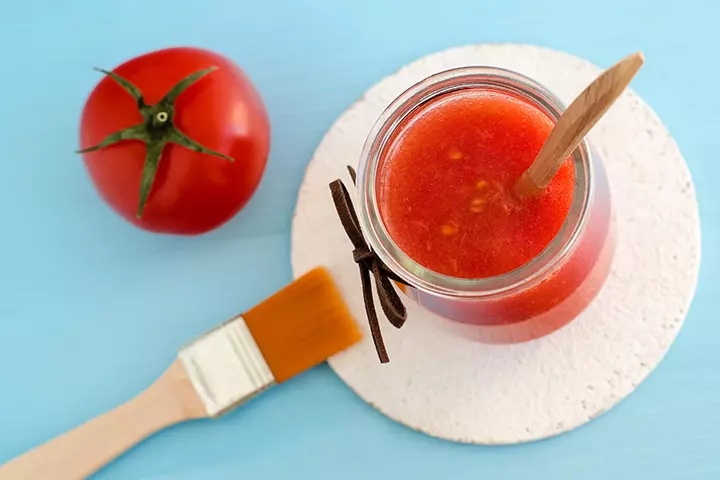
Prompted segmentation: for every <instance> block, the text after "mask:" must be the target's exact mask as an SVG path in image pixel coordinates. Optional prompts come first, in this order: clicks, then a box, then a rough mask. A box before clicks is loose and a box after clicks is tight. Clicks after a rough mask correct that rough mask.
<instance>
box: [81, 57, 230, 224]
mask: <svg viewBox="0 0 720 480" xmlns="http://www.w3.org/2000/svg"><path fill="white" fill-rule="evenodd" d="M96 70H98V71H99V72H102V73H104V74H105V75H107V76H109V77H110V78H112V79H113V80H114V81H115V82H117V83H118V84H119V85H120V86H121V87H122V88H123V89H124V90H125V91H126V92H127V93H128V94H129V95H130V96H131V97H133V98H134V99H135V101H136V102H137V105H138V110H139V111H140V115H142V117H143V121H142V122H141V123H138V124H137V125H133V126H131V127H128V128H126V129H124V130H120V131H117V132H114V133H111V134H110V135H108V136H107V137H105V139H104V140H103V141H101V142H100V143H98V144H97V145H94V146H92V147H88V148H83V149H82V150H78V152H77V153H86V152H92V151H95V150H100V149H101V148H105V147H108V146H110V145H113V144H115V143H118V142H122V141H124V140H139V141H141V142H143V143H145V148H146V153H145V164H144V166H143V171H142V177H141V180H140V201H139V204H138V210H137V214H136V215H137V217H138V218H141V217H142V212H143V210H144V208H145V204H146V203H147V199H148V196H149V195H150V190H151V189H152V185H153V182H154V180H155V174H156V173H157V169H158V165H160V157H161V156H162V151H163V148H165V145H166V144H168V143H174V144H176V145H180V146H182V147H185V148H187V149H189V150H192V151H194V152H199V153H205V154H207V155H214V156H216V157H220V158H224V159H225V160H228V161H230V162H232V161H234V160H233V158H232V157H228V156H227V155H223V154H222V153H220V152H216V151H214V150H211V149H209V148H207V147H205V146H203V145H201V144H199V143H198V142H196V141H195V140H193V139H191V138H190V137H188V136H187V135H185V134H184V133H183V132H181V131H180V130H179V129H178V128H177V127H176V126H175V124H174V123H173V119H174V117H175V100H176V99H177V97H178V96H179V95H180V94H181V93H182V92H184V91H185V90H186V89H187V88H188V87H189V86H190V85H192V84H194V83H195V82H197V81H198V80H199V79H200V78H201V77H204V76H205V75H207V74H208V73H210V72H212V71H214V70H217V67H210V68H206V69H204V70H200V71H198V72H195V73H193V74H191V75H188V76H187V77H185V78H183V79H182V80H180V81H179V82H178V83H177V84H175V86H173V87H172V88H171V89H170V91H169V92H168V93H167V94H166V95H165V96H164V97H163V98H162V100H160V101H159V102H158V103H156V104H155V105H147V104H146V103H145V100H144V98H143V94H142V92H141V91H140V89H139V88H137V87H136V86H135V85H133V84H132V83H131V82H130V81H129V80H127V79H125V78H123V77H121V76H120V75H117V74H116V73H113V72H110V71H107V70H102V69H99V68H96Z"/></svg>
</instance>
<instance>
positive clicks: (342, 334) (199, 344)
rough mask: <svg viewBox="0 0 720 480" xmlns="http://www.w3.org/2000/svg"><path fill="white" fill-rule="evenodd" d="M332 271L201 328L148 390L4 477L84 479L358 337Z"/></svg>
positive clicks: (3, 470)
mask: <svg viewBox="0 0 720 480" xmlns="http://www.w3.org/2000/svg"><path fill="white" fill-rule="evenodd" d="M360 338H361V334H360V331H359V329H358V327H357V325H356V324H355V322H354V321H353V319H352V317H351V316H350V313H349V311H348V309H347V306H346V305H345V303H344V301H343V299H342V297H341V295H340V293H339V292H338V290H337V289H336V287H335V285H334V283H333V281H332V279H331V277H330V275H329V274H328V272H327V271H326V270H325V269H323V268H317V269H315V270H312V271H310V272H309V273H307V274H305V275H304V276H302V277H300V278H299V279H297V280H295V281H294V282H293V283H291V284H290V285H288V286H287V287H285V288H284V289H283V290H281V291H279V292H278V293H276V294H275V295H273V296H272V297H270V298H269V299H267V300H266V301H264V302H263V303H261V304H260V305H258V306H256V307H254V308H253V309H251V310H249V311H248V312H246V313H244V314H241V315H239V316H237V317H234V318H232V319H230V320H228V321H227V322H225V323H223V324H221V325H220V326H218V327H217V328H215V329H213V330H210V331H209V332H207V333H205V334H203V335H201V336H200V337H198V338H197V339H196V340H194V341H192V342H191V343H189V344H188V345H187V346H185V347H184V348H182V349H181V350H180V352H179V354H178V358H177V359H176V360H175V361H174V362H173V363H172V364H171V365H170V367H169V368H168V369H167V370H166V371H165V373H164V374H162V375H161V376H160V378H159V379H158V380H156V381H155V382H154V383H153V384H152V385H151V386H150V387H149V388H147V389H146V390H145V391H144V392H142V393H141V394H140V395H138V396H136V397H135V398H133V399H131V400H130V401H128V402H127V403H125V404H123V405H121V406H119V407H117V408H116V409H114V410H111V411H109V412H107V413H105V414H102V415H100V416H98V417H96V418H94V419H92V420H90V421H88V422H87V423H85V424H83V425H81V426H79V427H77V428H75V429H74V430H71V431H69V432H67V433H65V434H63V435H61V436H59V437H57V438H55V439H53V440H50V441H49V442H48V443H45V444H44V445H41V446H39V447H37V448H35V449H34V450H31V451H29V452H27V453H25V454H24V455H21V456H20V457H18V458H16V459H14V460H11V461H10V462H8V463H7V464H5V465H3V466H1V467H0V480H48V479H53V480H78V479H82V478H86V477H88V476H89V475H91V474H93V473H94V472H96V471H97V470H99V469H100V468H102V467H103V466H104V465H106V464H107V463H109V462H111V461H112V460H113V459H115V458H116V457H118V456H119V455H121V454H122V453H124V452H125V451H127V450H128V449H130V448H131V447H133V446H134V445H136V444H137V443H139V442H140V441H142V440H143V439H145V438H147V437H148V436H150V435H152V434H154V433H156V432H158V431H160V430H162V429H164V428H166V427H169V426H171V425H175V424H178V423H182V422H185V421H188V420H192V419H199V418H215V417H218V416H220V415H222V414H223V413H225V412H227V411H229V410H231V409H233V408H234V407H237V406H239V405H241V404H242V403H243V402H245V401H247V400H248V399H250V398H251V397H254V396H255V395H257V394H259V393H261V392H263V391H264V390H266V389H267V388H269V387H271V386H273V385H275V384H278V383H282V382H284V381H285V380H287V379H289V378H291V377H294V376H295V375H297V374H299V373H302V372H304V371H305V370H308V369H309V368H311V367H313V366H315V365H317V364H318V363H320V362H323V361H324V360H325V359H327V358H328V357H329V356H331V355H333V354H335V353H338V352H340V351H341V350H344V349H345V348H347V347H349V346H351V345H352V344H354V343H355V342H357V341H358V340H360Z"/></svg>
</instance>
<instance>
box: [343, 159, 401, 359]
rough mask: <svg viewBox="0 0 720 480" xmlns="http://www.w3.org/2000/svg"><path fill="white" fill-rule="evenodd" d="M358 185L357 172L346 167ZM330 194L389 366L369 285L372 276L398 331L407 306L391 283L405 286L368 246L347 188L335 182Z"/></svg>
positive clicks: (378, 347)
mask: <svg viewBox="0 0 720 480" xmlns="http://www.w3.org/2000/svg"><path fill="white" fill-rule="evenodd" d="M347 168H348V171H349V172H350V176H351V177H352V180H353V183H354V182H355V170H353V168H352V167H347ZM330 192H331V193H332V199H333V202H334V203H335V209H336V210H337V213H338V217H340V223H342V226H343V228H345V232H346V233H347V236H348V237H349V238H350V241H351V242H352V244H353V246H354V247H355V249H354V250H353V259H354V260H355V263H357V264H358V267H359V268H360V279H361V280H362V294H363V300H364V302H365V312H366V313H367V317H368V323H369V325H370V333H371V334H372V338H373V343H374V344H375V350H376V351H377V354H378V358H379V359H380V363H387V362H389V361H390V358H389V357H388V354H387V349H386V348H385V342H384V341H383V337H382V331H381V330H380V322H379V321H378V317H377V312H376V311H375V302H374V301H373V294H372V285H371V283H370V273H372V275H373V277H375V290H376V291H377V295H378V300H379V301H380V307H381V308H382V311H383V313H385V317H387V319H388V321H389V322H390V324H391V325H392V326H394V327H395V328H400V327H402V326H403V324H404V323H405V320H406V318H407V312H406V310H405V305H403V303H402V300H400V297H399V296H398V294H397V292H396V291H395V289H394V288H393V285H392V282H391V280H395V281H396V282H400V283H402V284H405V282H403V281H402V280H401V279H400V278H399V277H398V276H397V275H395V274H394V273H393V272H392V271H390V269H389V268H388V267H387V266H386V265H385V264H384V263H383V262H382V260H380V258H379V257H378V256H377V254H376V253H375V252H374V251H373V250H372V249H371V248H370V247H369V246H368V244H367V242H365V237H363V234H362V230H361V229H360V222H358V218H357V215H356V213H355V208H354V207H353V203H352V200H351V199H350V194H349V193H348V191H347V188H345V185H344V184H343V183H342V181H340V180H339V179H338V180H335V181H334V182H332V183H331V184H330Z"/></svg>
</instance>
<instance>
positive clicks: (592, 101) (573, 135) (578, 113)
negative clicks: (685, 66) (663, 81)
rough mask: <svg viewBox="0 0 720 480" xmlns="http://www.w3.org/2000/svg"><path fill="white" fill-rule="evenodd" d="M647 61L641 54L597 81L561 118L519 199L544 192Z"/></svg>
mask: <svg viewBox="0 0 720 480" xmlns="http://www.w3.org/2000/svg"><path fill="white" fill-rule="evenodd" d="M644 61H645V59H644V57H643V54H642V53H640V52H636V53H633V54H632V55H629V56H627V57H625V58H624V59H622V60H620V61H619V62H618V63H616V64H615V65H613V66H612V67H610V68H609V69H608V70H606V71H605V72H603V73H602V75H600V76H599V77H598V78H596V79H595V81H593V82H592V83H591V84H590V85H588V86H587V88H586V89H585V90H583V92H582V93H581V94H580V96H578V97H577V98H576V99H575V101H574V102H572V104H570V106H569V107H568V108H567V110H565V112H564V113H563V114H562V115H561V116H560V119H559V120H558V122H557V125H555V128H553V130H552V132H550V136H549V137H548V139H547V140H546V141H545V144H544V145H543V147H542V149H540V153H538V156H537V158H536V159H535V161H534V162H533V163H532V165H530V168H528V169H527V170H526V171H525V173H524V174H523V175H522V177H521V178H520V180H518V182H517V184H516V186H515V187H516V193H517V194H518V195H519V196H529V195H533V194H536V193H539V192H541V191H542V190H544V189H545V187H547V186H548V184H549V183H550V181H551V180H552V178H553V177H554V176H555V173H557V171H558V169H559V168H560V166H561V165H562V164H563V162H564V161H565V159H566V158H567V157H568V155H570V154H571V153H572V151H573V150H575V148H576V147H577V146H578V144H580V142H581V141H582V139H583V138H584V137H585V135H587V133H588V131H590V129H591V128H592V127H593V126H594V125H595V123H597V121H598V120H599V119H600V117H602V116H603V115H604V114H605V112H606V111H607V109H608V108H610V106H611V105H612V104H613V103H614V102H615V100H617V98H618V97H619V96H620V94H621V93H622V92H623V90H625V88H626V87H627V86H628V84H629V83H630V81H631V80H632V79H633V77H634V76H635V74H636V73H637V72H638V70H640V67H641V66H642V64H643V62H644Z"/></svg>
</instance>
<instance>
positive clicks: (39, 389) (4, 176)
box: [0, 0, 720, 480]
mask: <svg viewBox="0 0 720 480" xmlns="http://www.w3.org/2000/svg"><path fill="white" fill-rule="evenodd" d="M718 17H720V3H718V2H715V1H713V0H706V1H701V0H685V1H683V2H656V1H651V0H643V1H641V0H635V1H631V2H628V1H626V0H604V1H603V2H600V3H597V2H595V3H591V2H581V1H579V0H576V1H571V0H564V1H563V0H545V1H543V2H536V1H534V0H503V1H493V2H488V1H477V0H467V1H450V0H445V1H443V2H430V1H419V0H415V1H412V2H410V1H408V2H404V3H401V2H385V1H382V0H362V1H360V0H357V1H354V2H336V1H332V0H326V1H308V0H302V1H288V2H285V3H278V2H274V1H265V2H241V1H237V0H226V1H220V0H212V1H205V2H200V1H198V0H194V1H189V0H175V1H173V2H169V1H160V0H154V1H141V0H126V1H123V2H97V1H91V0H75V1H67V2H51V1H50V0H48V1H46V2H39V1H35V0H27V1H25V2H20V1H18V0H15V1H11V2H6V4H4V5H3V8H2V15H0V45H1V46H2V60H3V64H4V68H3V72H2V74H1V75H2V76H1V77H0V92H1V93H0V98H2V102H1V103H0V162H2V170H1V173H0V217H1V218H2V224H1V226H0V233H1V235H0V462H3V461H5V460H8V459H10V458H11V457H13V456H15V455H17V454H19V453H21V452H23V451H24V450H26V449H28V448H30V447H33V446H35V445H37V444H38V443H40V442H42V441H44V440H46V439H48V438H49V437H51V436H53V435H55V434H58V433H60V432H62V431H64V430H65V429H68V428H70V427H73V426H75V425H76V424H78V423H79V422H81V421H84V420H85V419H87V418H89V417H91V416H93V415H95V414H97V413H100V412H102V411H104V410H106V409H108V408H110V407H113V406H115V405H116V404H117V403H119V402H121V401H124V400H126V399H127V398H129V397H130V396H131V395H133V394H134V393H136V392H138V391H140V390H141V389H142V388H144V387H145V386H146V385H147V384H148V383H149V382H150V381H151V380H152V379H153V378H155V377H156V376H157V375H158V374H160V373H161V371H162V370H163V368H164V367H165V366H166V365H167V364H168V363H169V362H170V361H171V360H172V358H173V356H174V353H175V349H176V348H177V347H178V346H179V345H181V344H182V343H184V342H185V341H186V340H188V339H190V338H192V337H193V336H194V335H196V334H198V333H200V332H202V331H204V330H206V329H207V328H208V327H210V326H212V325H214V324H215V323H217V322H219V321H221V320H223V319H225V318H226V317H228V316H229V315H231V314H233V313H235V312H237V311H240V310H242V309H244V308H246V307H248V306H250V305H253V304H254V303H256V302H257V301H259V300H260V299H262V298H263V297H265V296H266V295H268V294H270V293H271V292H273V291H274V290H276V289H277V288H279V287H280V286H282V285H283V284H285V283H286V282H288V281H289V280H290V279H291V271H290V263H289V244H290V235H289V230H290V218H291V214H292V210H293V207H294V202H295V196H296V193H297V188H298V186H299V184H300V180H301V178H302V175H303V171H304V169H305V166H306V164H307V162H308V160H309V158H310V157H311V154H312V152H313V150H314V148H315V147H316V146H317V144H318V142H319V141H320V139H321V138H322V135H323V133H324V132H325V131H326V130H327V128H328V127H329V126H330V125H331V123H332V122H333V121H334V120H335V118H336V117H337V116H338V115H339V114H340V113H341V112H342V111H343V110H344V109H345V108H347V107H348V106H349V105H350V104H351V103H352V102H353V101H354V100H355V99H356V98H357V97H358V96H360V95H361V94H362V93H363V91H364V90H366V89H367V88H368V87H370V86H371V85H372V84H374V83H375V82H377V81H378V80H379V79H380V78H382V77H383V76H385V75H387V74H389V73H392V72H393V71H394V70H396V69H397V68H398V67H400V66H401V65H403V64H405V63H407V62H409V61H411V60H414V59H416V58H418V57H419V56H422V55H424V54H427V53H430V52H434V51H437V50H440V49H443V48H447V47H451V46H456V45H461V44H469V43H480V42H520V43H531V44H537V45H542V46H548V47H552V48H557V49H562V50H566V51H568V52H570V53H572V54H575V55H578V56H581V57H584V58H587V59H589V60H591V61H592V62H594V63H596V64H598V65H600V66H603V67H607V66H609V65H610V64H611V63H613V62H614V61H615V60H617V59H618V58H620V57H622V56H624V55H625V54H627V53H629V52H631V51H633V50H636V49H642V50H643V51H644V52H645V54H646V57H647V63H646V66H645V67H644V68H643V71H642V72H641V74H640V75H639V76H638V78H637V79H636V80H635V82H634V83H633V87H634V88H635V89H636V90H637V91H638V92H639V93H640V94H641V95H642V96H643V97H644V98H645V99H646V100H647V101H648V102H649V103H650V104H651V105H652V106H653V107H654V108H655V110H656V111H657V112H658V114H659V115H660V116H661V118H662V119H663V120H664V122H665V123H666V124H667V125H668V127H669V129H670V131H671V132H672V134H673V135H674V136H675V138H676V139H677V141H678V143H679V145H680V148H681V150H682V151H683V153H684V154H685V156H686V158H687V161H688V163H689V165H690V169H691V171H692V173H693V176H694V180H695V182H696V187H697V192H698V196H699V200H700V210H701V215H702V229H703V230H702V231H703V244H704V246H705V250H704V252H703V262H702V266H701V272H700V284H699V288H698V292H697V296H696V298H695V301H694V302H693V305H692V308H691V311H690V316H689V317H688V319H687V322H686V324H685V327H684V328H683V330H682V332H681V334H680V336H679V337H678V340H677V342H676V344H675V345H674V347H673V348H672V350H671V351H670V353H669V355H668V356H667V357H666V359H665V360H664V362H663V363H662V365H661V366H660V367H659V368H658V369H657V370H656V372H655V373H654V374H653V375H652V376H651V377H650V378H649V379H648V380H647V381H646V382H645V383H643V384H642V385H641V386H640V388H638V390H637V392H636V393H635V394H634V395H633V396H631V397H630V398H629V399H627V400H626V401H624V402H623V403H622V404H621V405H619V406H618V407H617V408H615V409H614V410H612V411H611V412H610V413H608V414H606V415H604V416H602V417H601V418H600V419H599V420H597V421H595V422H592V423H591V424H589V425H587V426H585V427H582V428H581V429H579V430H577V431H575V432H572V433H570V434H567V435H564V436H562V437H559V438H555V439H552V440H548V441H543V442H539V443H535V444H531V445H524V446H517V447H502V448H482V447H472V446H461V445H455V444H451V443H447V442H444V441H439V440H435V439H432V438H430V437H426V436H423V435H421V434H419V433H415V432H413V431H410V430H408V429H406V428H404V427H401V426H399V425H397V424H395V423H393V422H391V421H390V420H388V419H386V418H384V417H383V416H382V415H380V414H379V413H377V412H376V411H375V410H373V408H372V407H370V406H368V405H366V404H365V403H363V402H362V401H361V400H360V399H359V398H357V397H355V396H354V395H353V393H351V392H350V390H349V389H348V388H347V387H345V385H344V384H343V383H342V382H341V381H340V380H339V379H338V378H337V377H335V376H334V375H333V373H332V372H331V371H330V369H329V368H328V367H327V366H321V367H318V368H316V369H314V370H312V371H310V372H309V373H307V374H305V375H303V376H301V377H300V378H297V379H295V380H293V381H291V382H289V383H288V384H286V385H284V386H282V387H279V388H277V389H275V390H273V391H271V392H269V393H268V394H266V395H264V396H263V397H262V398H261V399H259V400H257V401H254V402H252V403H251V404H249V405H247V406H246V407H245V408H243V409H241V410H239V411H236V412H234V413H232V414H230V415H229V416H227V417H226V418H224V419H222V420H221V421H217V422H197V423H193V424H188V425H184V426H180V427H176V428H173V429H171V430H169V431H166V432H164V433H162V434H160V435H158V436H156V437H154V438H152V439H150V440H149V441H147V442H146V443H144V444H143V445H141V446H140V447H139V448H137V449H135V450H133V451H132V452H131V453H130V454H129V455H126V456H124V457H123V458H121V459H120V460H119V461H117V462H115V463H114V464H113V465H112V466H110V467H109V468H108V469H106V470H104V471H102V472H101V473H100V474H99V475H97V478H100V479H107V480H110V479H181V480H205V479H208V480H209V479H235V478H253V479H284V478H289V479H294V478H313V479H319V480H322V479H339V478H343V479H366V478H367V479H369V478H417V479H448V478H459V479H484V478H494V479H496V478H536V479H559V480H563V479H580V478H582V479H591V480H592V479H607V478H633V479H646V478H647V479H658V480H665V479H676V478H692V479H706V478H707V479H711V478H715V479H717V478H720V413H719V410H720V370H719V367H720V323H719V322H718V315H717V313H716V308H715V307H713V303H712V302H713V301H714V300H713V298H715V300H717V297H718V295H720V269H719V268H718V267H719V266H720V264H719V262H718V260H719V256H720V253H719V252H718V249H717V246H718V244H719V243H720V218H718V213H720V201H718V200H717V195H718V192H717V181H716V180H715V179H714V178H713V175H717V174H718V173H719V172H718V167H717V138H718V135H719V133H718V132H719V131H720V122H719V121H718V111H720V100H719V97H718V96H717V94H716V83H717V79H718V78H719V77H720V63H719V62H718V53H717V49H718V47H720V34H718V28H717V19H718ZM172 45H193V46H200V47H206V48H210V49H214V50H217V51H219V52H221V53H224V54H226V55H228V56H230V57H231V58H233V59H234V60H235V61H237V62H238V63H239V64H240V65H241V66H242V67H243V68H244V69H245V70H246V71H247V72H248V73H249V74H250V75H251V77H252V78H253V80H254V81H255V83H256V85H257V87H258V88H259V90H260V91H261V93H262V95H263V97H264V99H265V101H266V103H267V106H268V109H269V112H270V116H271V120H272V125H273V140H272V154H271V158H270V162H269V166H268V169H267V172H266V175H265V177H264V181H263V183H262V186H261V188H260V190H259V191H258V192H257V194H256V196H255V198H254V200H253V201H252V202H251V204H250V205H249V206H248V207H247V209H246V210H244V211H243V212H242V213H241V214H240V215H239V216H237V217H236V218H235V219H234V220H233V221H232V222H231V223H229V224H228V225H227V226H225V227H224V228H222V229H220V230H218V231H216V232H213V233H211V234H209V235H207V236H204V237H200V238H175V237H168V236H152V235H149V234H146V233H143V232H142V231H140V230H137V229H135V228H133V227H131V226H129V225H128V224H126V223H124V221H122V220H121V219H120V218H119V217H117V216H116V215H115V214H114V213H112V212H111V211H110V210H109V209H108V208H107V207H106V206H105V205H104V204H103V203H102V202H101V201H100V200H99V199H98V197H97V195H96V193H95V192H94V190H93V188H92V186H91V185H90V183H89V181H88V180H87V178H86V175H85V173H84V171H83V167H82V164H81V162H80V158H79V157H78V156H76V155H75V154H73V149H75V148H76V147H77V136H78V134H77V131H78V118H79V114H80V111H81V108H82V105H83V101H84V99H85V96H86V95H87V93H88V92H89V91H90V89H91V88H92V87H93V85H94V84H95V82H97V81H98V79H99V77H98V74H97V73H96V72H93V71H92V70H91V67H92V66H101V67H106V68H108V67H113V66H114V65H116V64H117V63H119V62H121V61H123V60H126V59H128V58H130V57H132V56H134V55H136V54H139V53H142V52H145V51H148V50H153V49H157V48H161V47H166V46H172ZM691 92H693V93H691ZM260 270H262V271H263V272H265V273H263V274H261V275H258V271H260Z"/></svg>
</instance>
